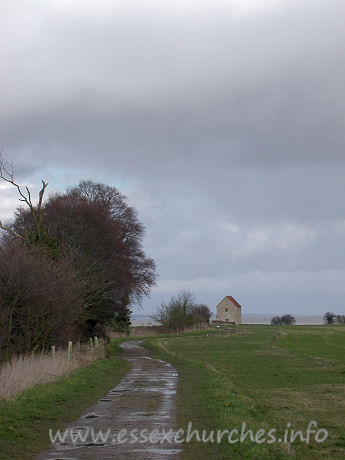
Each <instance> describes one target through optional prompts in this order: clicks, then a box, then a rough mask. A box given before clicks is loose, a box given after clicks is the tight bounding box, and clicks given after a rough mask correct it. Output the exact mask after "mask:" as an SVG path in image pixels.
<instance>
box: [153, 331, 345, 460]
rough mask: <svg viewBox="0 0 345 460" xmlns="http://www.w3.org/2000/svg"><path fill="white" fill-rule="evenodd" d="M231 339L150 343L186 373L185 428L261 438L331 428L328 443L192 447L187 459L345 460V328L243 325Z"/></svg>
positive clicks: (181, 406)
mask: <svg viewBox="0 0 345 460" xmlns="http://www.w3.org/2000/svg"><path fill="white" fill-rule="evenodd" d="M231 331H232V333H231V332H230V333H216V334H212V335H211V334H210V335H209V336H208V337H206V334H204V335H199V336H194V337H187V336H185V337H183V336H180V337H170V338H164V339H156V340H152V339H150V340H149V341H147V342H145V344H144V345H145V346H147V347H148V348H149V349H150V350H151V351H152V353H153V355H154V356H156V357H160V358H162V359H165V360H166V361H169V362H171V363H172V364H174V365H175V366H176V367H177V369H178V371H179V374H180V379H179V386H178V423H179V427H181V428H184V429H186V427H187V424H188V422H189V421H191V422H192V423H193V427H194V428H198V429H199V431H200V432H201V431H202V429H205V430H206V431H207V433H209V432H210V431H211V430H214V431H215V432H216V431H217V430H225V429H227V430H230V431H231V429H233V428H237V429H240V428H241V424H242V422H244V421H245V422H246V424H247V429H252V430H253V432H254V434H255V432H256V431H257V430H259V429H260V428H263V429H265V430H266V432H267V431H268V430H269V429H276V430H277V433H276V434H277V438H280V437H281V438H283V435H284V431H285V429H286V428H287V423H288V422H290V423H292V428H294V429H295V430H302V432H303V433H304V434H305V431H306V428H307V426H308V423H309V422H310V421H312V420H316V421H317V422H318V427H322V428H325V429H327V430H328V432H329V437H328V439H327V440H326V441H325V442H324V443H321V444H318V443H316V442H315V441H314V440H313V438H311V441H310V443H309V444H306V443H302V442H300V441H298V440H296V441H295V442H293V443H274V444H270V445H267V444H266V443H264V444H260V445H259V444H255V443H252V442H250V441H245V442H244V443H236V444H232V445H229V443H228V442H227V439H226V437H225V439H224V438H223V439H224V442H222V443H220V444H217V443H216V442H215V443H211V442H208V443H202V442H195V441H194V442H191V443H188V444H185V445H184V446H183V448H184V458H186V459H192V458H193V459H195V458H196V459H199V458H200V459H201V458H208V457H214V458H217V459H218V458H219V459H223V458H224V459H225V458H235V459H242V458H243V459H247V458H248V459H249V458H251V459H274V458H276V459H286V458H303V459H304V458H305V459H313V460H314V459H321V458H322V459H338V458H339V459H340V458H344V457H345V436H344V433H345V430H344V428H345V422H344V420H345V417H344V416H345V403H344V399H343V394H344V384H345V373H344V365H345V354H344V353H342V351H343V350H344V348H345V346H344V343H345V329H344V328H332V327H330V328H328V327H312V326H305V327H299V326H291V327H271V326H241V327H240V328H232V330H231Z"/></svg>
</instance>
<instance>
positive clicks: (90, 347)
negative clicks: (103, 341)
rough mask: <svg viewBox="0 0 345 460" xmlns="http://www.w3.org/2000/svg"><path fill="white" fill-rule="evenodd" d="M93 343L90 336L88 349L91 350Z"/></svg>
mask: <svg viewBox="0 0 345 460" xmlns="http://www.w3.org/2000/svg"><path fill="white" fill-rule="evenodd" d="M92 347H93V343H92V337H90V350H91V351H92Z"/></svg>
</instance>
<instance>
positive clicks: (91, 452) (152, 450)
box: [36, 341, 181, 460]
mask: <svg viewBox="0 0 345 460" xmlns="http://www.w3.org/2000/svg"><path fill="white" fill-rule="evenodd" d="M121 346H122V348H123V349H124V354H123V357H124V359H127V360H128V361H130V362H131V364H132V368H131V370H130V371H129V372H128V374H127V375H126V376H125V377H124V378H123V379H122V380H121V382H120V383H119V384H118V385H116V386H115V387H114V388H112V389H111V390H110V391H109V393H108V394H107V395H105V396H104V398H102V399H100V400H99V401H98V402H97V404H95V405H94V406H93V407H91V408H89V410H88V411H87V412H86V413H85V414H83V416H81V417H80V418H79V419H78V420H75V421H74V422H73V423H71V424H70V425H69V426H68V427H66V431H64V432H61V434H62V436H65V435H66V437H65V438H64V439H63V437H61V438H60V439H55V442H54V443H53V444H52V448H51V449H50V450H49V451H46V452H43V453H42V454H40V455H38V456H37V457H36V460H57V459H59V460H60V459H61V460H77V459H90V460H91V459H92V460H94V459H115V458H116V459H171V460H176V459H180V458H181V446H180V445H179V444H176V443H175V442H174V439H173V438H174V436H175V432H176V430H177V425H176V423H177V422H176V389H177V380H178V374H177V372H176V370H175V368H174V367H173V366H172V365H171V364H169V363H167V362H165V361H162V360H160V359H152V358H151V357H150V356H149V352H148V351H147V350H146V349H145V348H143V347H141V346H140V341H131V342H125V343H123V344H122V345H121ZM100 430H102V433H101V435H102V437H103V439H102V438H100V436H99V437H98V439H96V438H97V435H99V433H100ZM125 430H126V431H125ZM154 430H157V432H156V434H155V432H154ZM120 432H122V433H120ZM169 432H170V433H169ZM66 433H67V434H66ZM107 433H108V434H107ZM53 434H55V433H53ZM150 435H151V436H152V441H153V442H150V440H149V439H148V438H149V436H150ZM72 438H74V439H72Z"/></svg>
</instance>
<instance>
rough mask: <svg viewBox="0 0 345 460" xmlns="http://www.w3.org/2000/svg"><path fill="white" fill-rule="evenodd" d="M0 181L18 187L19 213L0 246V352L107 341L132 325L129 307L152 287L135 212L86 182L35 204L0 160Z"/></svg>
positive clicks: (106, 189) (109, 190)
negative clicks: (111, 327)
mask: <svg viewBox="0 0 345 460" xmlns="http://www.w3.org/2000/svg"><path fill="white" fill-rule="evenodd" d="M0 172H1V177H2V178H3V179H4V180H7V181H8V182H10V183H11V184H12V185H14V186H15V187H17V190H18V192H19V195H20V199H21V201H22V202H23V204H24V207H21V208H19V209H17V211H16V213H15V217H14V219H13V220H12V221H11V222H9V223H7V224H6V225H4V224H3V223H1V222H0V226H1V228H2V229H3V230H4V231H3V232H1V233H2V235H1V239H0V266H1V269H0V352H1V357H2V359H6V358H8V357H9V356H11V355H12V354H18V353H26V352H29V351H35V350H42V349H47V348H48V347H50V345H52V344H54V345H58V346H59V345H65V344H66V341H67V340H81V341H82V340H83V339H87V338H88V337H90V336H94V335H98V336H102V335H104V330H105V329H104V326H105V325H106V324H107V323H108V322H109V321H110V320H114V318H115V320H116V319H118V320H119V321H122V322H126V321H127V322H128V320H129V314H130V310H129V306H130V305H131V304H132V303H135V302H140V300H141V299H142V298H143V296H145V295H147V294H148V293H149V291H150V288H151V286H152V285H153V284H154V283H155V264H154V261H153V260H152V259H150V258H147V257H146V255H145V254H144V251H143V248H142V238H143V235H144V227H143V225H142V223H141V222H140V221H139V219H138V215H137V211H136V210H135V209H134V208H133V207H130V206H128V204H127V200H126V197H125V196H124V195H122V194H121V193H120V192H119V191H118V190H117V189H116V188H115V187H110V186H107V185H103V184H99V183H95V182H92V181H83V182H81V183H79V185H77V186H74V187H70V188H68V189H67V191H66V192H65V193H55V194H53V195H51V196H50V197H49V198H48V199H47V200H46V201H45V202H44V201H43V195H44V192H45V188H46V186H47V184H46V183H44V182H43V186H42V189H41V191H40V194H39V200H38V204H35V205H34V204H33V203H32V200H31V194H30V191H29V189H26V190H25V192H24V191H23V190H22V189H21V188H20V187H19V186H18V185H17V183H16V182H15V180H14V174H13V169H12V168H11V166H10V165H8V163H6V162H5V161H4V160H3V159H1V157H0Z"/></svg>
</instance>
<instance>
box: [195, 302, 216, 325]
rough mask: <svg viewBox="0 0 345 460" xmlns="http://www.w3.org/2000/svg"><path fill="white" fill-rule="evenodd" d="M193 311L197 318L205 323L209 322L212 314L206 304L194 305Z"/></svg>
mask: <svg viewBox="0 0 345 460" xmlns="http://www.w3.org/2000/svg"><path fill="white" fill-rule="evenodd" d="M193 313H194V315H195V316H196V319H197V320H199V321H201V322H204V323H207V324H209V323H210V318H211V316H212V313H211V310H210V309H209V307H208V306H207V305H204V304H202V303H201V304H200V305H196V306H195V307H194V308H193Z"/></svg>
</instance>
